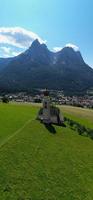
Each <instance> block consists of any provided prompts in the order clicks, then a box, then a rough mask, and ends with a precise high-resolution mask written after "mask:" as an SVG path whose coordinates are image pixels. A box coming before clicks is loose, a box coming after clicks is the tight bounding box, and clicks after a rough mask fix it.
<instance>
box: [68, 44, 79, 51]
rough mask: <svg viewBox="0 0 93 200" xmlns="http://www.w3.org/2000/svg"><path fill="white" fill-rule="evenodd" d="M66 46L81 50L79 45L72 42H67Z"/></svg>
mask: <svg viewBox="0 0 93 200" xmlns="http://www.w3.org/2000/svg"><path fill="white" fill-rule="evenodd" d="M66 47H70V48H73V49H74V50H75V51H79V47H78V46H76V45H74V44H71V43H68V44H66Z"/></svg>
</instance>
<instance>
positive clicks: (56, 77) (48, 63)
mask: <svg viewBox="0 0 93 200" xmlns="http://www.w3.org/2000/svg"><path fill="white" fill-rule="evenodd" d="M2 69H3V70H1V72H0V90H4V91H5V90H8V91H19V90H20V91H31V90H32V89H33V88H45V87H47V88H49V89H58V90H59V89H61V90H63V91H64V93H66V94H76V93H82V94H83V93H84V92H86V90H87V89H89V88H90V87H93V69H92V68H91V67H89V66H88V65H87V64H86V63H85V62H84V60H83V57H82V55H81V53H80V51H75V50H74V49H73V48H71V47H64V48H63V49H62V50H60V51H59V52H56V53H55V52H52V51H50V50H49V49H48V48H47V46H46V44H40V43H39V41H38V40H35V41H34V42H33V43H32V45H31V46H30V47H29V49H27V50H26V51H25V52H24V53H22V54H20V55H18V56H16V57H14V58H12V59H11V60H10V62H8V64H6V66H5V67H4V68H3V67H2Z"/></svg>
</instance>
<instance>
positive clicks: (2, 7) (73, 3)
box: [0, 0, 93, 67]
mask: <svg viewBox="0 0 93 200" xmlns="http://www.w3.org/2000/svg"><path fill="white" fill-rule="evenodd" d="M36 38H38V40H39V41H40V42H41V43H43V42H44V43H46V44H47V46H48V48H49V49H50V50H52V51H58V50H60V49H61V48H63V47H64V46H66V45H67V44H69V45H70V46H72V47H74V48H77V49H78V48H79V49H80V51H81V54H82V56H83V58H84V60H85V61H86V63H87V64H89V65H90V66H91V67H93V0H0V57H10V56H16V55H18V54H20V53H21V52H23V51H25V50H26V49H27V48H28V47H29V46H30V45H31V43H32V42H33V40H34V39H36Z"/></svg>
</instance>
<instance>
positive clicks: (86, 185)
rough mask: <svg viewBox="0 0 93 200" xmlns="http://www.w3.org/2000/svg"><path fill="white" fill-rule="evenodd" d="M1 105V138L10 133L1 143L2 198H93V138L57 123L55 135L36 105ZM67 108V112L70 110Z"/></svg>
mask: <svg viewBox="0 0 93 200" xmlns="http://www.w3.org/2000/svg"><path fill="white" fill-rule="evenodd" d="M0 109H1V111H2V117H1V116H0V119H2V123H1V125H0V129H1V130H2V134H1V132H0V138H1V137H2V135H3V133H8V138H7V135H5V137H3V144H2V143H1V144H0V199H2V200H6V199H9V200H31V199H32V200H38V199H42V200H43V199H44V200H51V199H52V200H55V199H64V200H83V199H84V200H89V199H90V200H92V199H93V167H92V166H93V141H92V140H90V139H89V138H86V137H82V136H79V135H78V134H77V133H75V132H74V131H72V130H70V129H69V128H63V127H57V126H53V127H52V130H55V132H56V133H55V134H53V133H52V132H53V131H52V132H51V130H49V129H47V128H46V127H45V126H44V125H43V124H41V123H40V122H39V121H36V120H35V118H36V113H37V111H38V108H36V107H35V106H29V105H27V106H24V105H0ZM6 110H7V111H8V115H7V116H6V115H5V113H6ZM16 110H17V111H16ZM63 110H64V113H65V110H66V108H63ZM16 112H18V113H19V114H18V115H15V114H16ZM24 112H25V114H24ZM74 112H75V108H74ZM79 112H80V111H79ZM81 112H82V111H81ZM85 113H87V110H85ZM90 113H91V115H92V119H93V112H91V111H90ZM22 114H23V120H22V117H21V116H22ZM75 115H77V110H76V113H75ZM13 116H14V117H13ZM15 116H16V117H15ZM17 116H18V119H17ZM3 117H4V118H3ZM73 117H74V114H73ZM85 118H86V115H85ZM6 119H8V122H7V124H6V130H5V128H4V126H3V123H4V120H5V121H6ZM29 119H30V120H32V121H29ZM15 124H16V126H17V128H16V126H15ZM9 127H12V129H11V130H10V131H8V130H9ZM13 127H14V130H13ZM15 131H16V134H15ZM5 139H6V140H5Z"/></svg>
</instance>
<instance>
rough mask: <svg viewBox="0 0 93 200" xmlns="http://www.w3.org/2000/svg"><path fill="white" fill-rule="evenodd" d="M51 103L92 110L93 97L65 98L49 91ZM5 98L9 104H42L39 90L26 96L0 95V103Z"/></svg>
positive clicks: (58, 93)
mask: <svg viewBox="0 0 93 200" xmlns="http://www.w3.org/2000/svg"><path fill="white" fill-rule="evenodd" d="M49 94H50V99H51V102H52V103H54V104H57V105H71V106H77V107H82V108H93V95H88V94H87V95H85V96H65V95H64V94H63V91H57V90H50V91H49ZM4 96H5V97H6V98H7V99H8V100H9V102H17V103H42V100H43V90H42V89H40V90H38V91H36V92H35V93H33V92H32V94H31V93H30V94H27V93H26V92H19V93H11V94H10V93H9V94H4V95H2V94H1V95H0V101H1V102H2V99H3V97H4Z"/></svg>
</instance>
